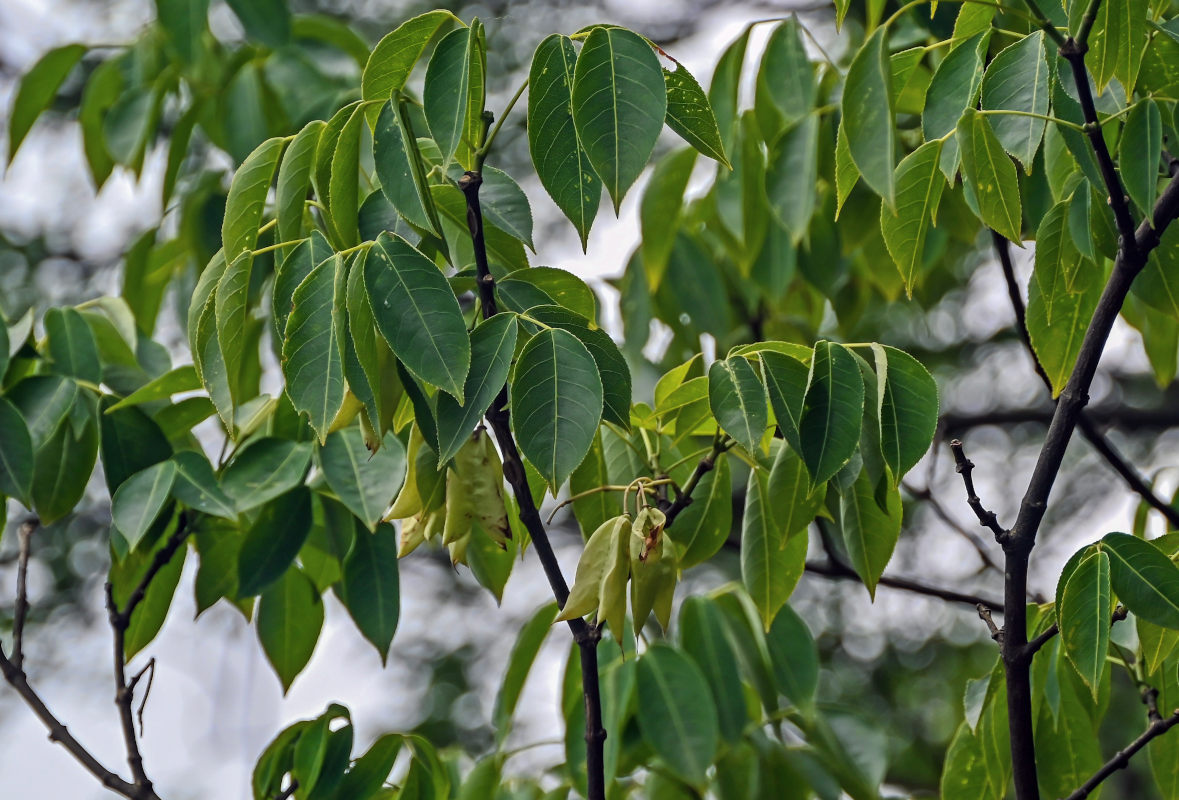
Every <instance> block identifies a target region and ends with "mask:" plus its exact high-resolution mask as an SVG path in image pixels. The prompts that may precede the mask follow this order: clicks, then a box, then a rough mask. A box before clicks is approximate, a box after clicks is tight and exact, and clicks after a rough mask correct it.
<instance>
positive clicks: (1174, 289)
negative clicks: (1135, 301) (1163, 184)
mask: <svg viewBox="0 0 1179 800" xmlns="http://www.w3.org/2000/svg"><path fill="white" fill-rule="evenodd" d="M1160 239H1161V241H1160V243H1159V246H1158V247H1156V248H1154V249H1153V250H1151V251H1150V256H1149V258H1148V259H1147V262H1146V267H1145V268H1144V269H1143V270H1142V272H1140V273H1139V274H1138V277H1137V278H1136V279H1135V281H1134V284H1133V289H1132V291H1133V292H1134V295H1135V296H1136V297H1138V298H1139V299H1141V300H1142V302H1144V303H1146V304H1147V305H1149V306H1150V307H1151V308H1154V309H1157V310H1159V311H1161V312H1163V313H1164V314H1167V315H1168V316H1170V317H1171V318H1172V319H1179V227H1175V226H1167V229H1166V230H1165V231H1163V235H1162V236H1161V237H1160Z"/></svg>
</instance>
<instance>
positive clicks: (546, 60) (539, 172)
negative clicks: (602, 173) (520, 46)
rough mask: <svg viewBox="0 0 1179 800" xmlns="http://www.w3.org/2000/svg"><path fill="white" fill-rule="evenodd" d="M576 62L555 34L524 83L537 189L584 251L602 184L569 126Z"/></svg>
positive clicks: (569, 48)
mask: <svg viewBox="0 0 1179 800" xmlns="http://www.w3.org/2000/svg"><path fill="white" fill-rule="evenodd" d="M576 58H577V52H576V50H575V49H574V47H573V42H572V41H571V40H570V39H569V37H567V36H561V35H559V34H555V33H554V34H553V35H551V36H549V37H548V38H546V39H545V40H544V41H542V42H541V43H540V44H539V45H538V46H537V48H536V53H535V54H534V55H533V56H532V67H531V69H530V70H529V80H528V86H529V88H528V150H529V152H530V153H531V154H532V163H533V165H534V166H535V167H536V176H537V177H538V178H539V179H540V183H541V185H542V186H544V188H545V191H546V192H548V193H549V196H550V197H552V198H553V202H554V203H556V204H557V207H558V208H559V209H561V213H563V214H564V215H565V216H566V217H567V218H568V219H569V221H570V222H572V223H573V227H575V228H576V229H577V233H578V235H579V236H580V237H581V248H582V250H584V249H585V248H586V241H587V239H588V237H589V230H590V226H591V225H592V224H593V221H594V217H595V216H596V215H597V213H598V202H599V201H600V199H601V197H602V181H601V179H600V178H599V177H598V176H597V174H595V173H594V171H593V169H592V168H591V167H590V163H589V156H587V155H586V153H585V150H583V149H582V146H581V143H580V142H579V141H578V139H577V132H576V130H575V128H574V124H573V106H572V103H573V100H572V87H573V67H574V62H575V61H576Z"/></svg>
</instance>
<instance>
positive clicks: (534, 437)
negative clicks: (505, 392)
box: [511, 328, 603, 492]
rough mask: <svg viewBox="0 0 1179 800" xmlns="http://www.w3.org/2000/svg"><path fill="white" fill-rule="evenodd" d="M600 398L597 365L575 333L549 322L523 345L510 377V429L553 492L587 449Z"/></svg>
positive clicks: (595, 424)
mask: <svg viewBox="0 0 1179 800" xmlns="http://www.w3.org/2000/svg"><path fill="white" fill-rule="evenodd" d="M602 402H603V401H602V379H601V378H600V377H599V375H598V366H597V364H596V363H595V362H594V359H593V356H592V355H590V352H589V351H588V350H587V349H586V348H585V345H583V344H582V343H581V342H580V341H578V339H577V337H575V336H574V335H573V334H571V333H569V332H568V331H564V330H560V329H557V328H549V329H546V330H543V331H541V332H540V333H538V334H536V335H535V336H533V337H532V339H530V340H529V341H528V343H527V344H526V345H524V349H523V350H521V351H520V356H519V358H518V359H517V361H516V365H515V367H514V369H513V372H512V377H511V403H512V429H513V431H514V432H515V434H516V440H517V442H519V445H520V450H521V451H522V452H523V453H524V456H525V457H526V458H528V460H529V461H531V462H532V464H533V465H535V466H536V468H537V469H538V470H540V474H541V475H543V476H544V478H545V480H546V481H548V483H549V486H550V487H551V488H552V490H553V491H554V492H555V491H556V490H557V489H558V488H559V487H560V486H561V485H562V484H563V483H564V482H565V480H566V479H567V478H568V477H569V475H570V473H572V472H573V470H574V469H576V468H577V465H578V464H580V463H581V461H582V459H583V458H585V454H586V453H587V452H588V451H589V448H590V445H591V444H592V443H593V439H594V434H595V432H596V431H597V429H598V423H599V421H600V420H601V416H602Z"/></svg>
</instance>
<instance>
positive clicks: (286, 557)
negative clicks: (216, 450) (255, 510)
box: [237, 486, 311, 597]
mask: <svg viewBox="0 0 1179 800" xmlns="http://www.w3.org/2000/svg"><path fill="white" fill-rule="evenodd" d="M310 531H311V492H310V491H308V490H307V488H306V487H304V486H299V487H296V488H295V489H293V490H292V491H290V492H287V493H286V494H284V495H281V496H279V497H276V498H275V499H274V500H272V501H271V502H269V503H267V504H266V505H265V506H263V507H262V511H261V512H260V513H259V514H258V517H257V519H255V520H254V524H253V525H251V526H250V530H249V531H247V532H246V536H245V539H243V540H242V547H241V552H240V553H239V554H238V564H237V591H238V597H251V596H253V595H256V594H259V593H261V592H262V591H263V590H264V589H266V587H268V586H270V585H271V584H272V583H273V582H274V581H276V580H278V579H279V578H280V577H281V576H282V575H283V573H285V572H287V571H288V569H287V568H288V567H290V566H291V562H293V561H294V560H295V556H296V555H297V554H298V552H299V548H301V547H302V546H303V542H305V541H306V540H307V534H308V533H310Z"/></svg>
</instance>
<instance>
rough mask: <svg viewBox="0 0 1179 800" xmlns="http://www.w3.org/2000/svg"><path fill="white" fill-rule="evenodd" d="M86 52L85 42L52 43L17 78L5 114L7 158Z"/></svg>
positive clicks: (10, 158)
mask: <svg viewBox="0 0 1179 800" xmlns="http://www.w3.org/2000/svg"><path fill="white" fill-rule="evenodd" d="M85 54H86V46H85V45H81V44H67V45H63V46H62V47H55V48H53V49H52V50H50V51H49V52H48V53H46V54H45V55H43V56H41V58H40V59H39V60H38V61H37V63H36V64H34V65H33V66H32V68H31V69H30V70H29V71H28V72H26V73H25V75H24V77H22V78H21V79H20V86H19V87H18V88H17V90H16V99H15V100H13V101H12V110H11V112H9V116H8V162H9V163H10V164H11V163H12V159H13V158H14V157H15V156H16V151H17V150H18V149H19V148H20V144H21V142H23V141H24V139H25V136H26V135H27V134H28V132H29V130H30V129H31V128H32V127H33V123H34V122H36V121H37V117H39V116H41V112H42V111H44V110H45V109H46V108H48V107H49V104H50V103H52V102H53V98H54V96H55V95H56V94H57V90H58V89H60V88H61V85H62V84H63V83H65V79H66V78H67V77H69V74H70V72H72V71H73V69H74V66H75V65H76V64H77V63H78V62H79V61H81V60H82V56H84V55H85Z"/></svg>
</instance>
